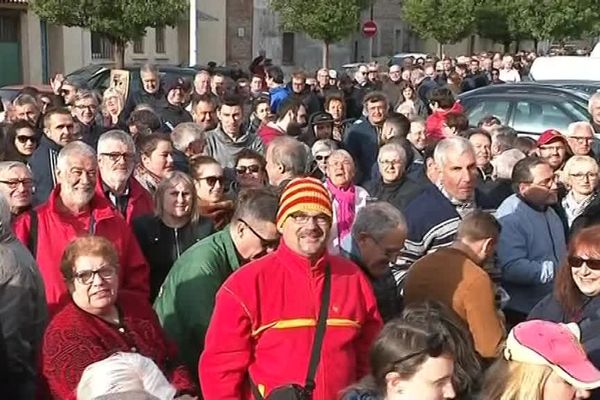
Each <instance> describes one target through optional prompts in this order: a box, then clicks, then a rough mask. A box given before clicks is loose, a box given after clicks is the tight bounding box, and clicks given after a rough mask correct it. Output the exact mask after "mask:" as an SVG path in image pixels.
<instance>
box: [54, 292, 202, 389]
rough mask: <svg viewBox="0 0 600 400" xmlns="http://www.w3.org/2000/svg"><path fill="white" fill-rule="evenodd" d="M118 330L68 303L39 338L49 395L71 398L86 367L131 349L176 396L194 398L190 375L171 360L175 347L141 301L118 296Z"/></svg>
mask: <svg viewBox="0 0 600 400" xmlns="http://www.w3.org/2000/svg"><path fill="white" fill-rule="evenodd" d="M117 306H118V307H119V310H120V314H121V326H117V325H112V324H109V323H108V322H106V321H104V320H102V319H100V318H98V317H96V316H94V315H92V314H89V313H87V312H85V311H83V310H82V309H80V308H79V307H77V306H76V305H75V303H73V302H69V303H68V304H67V305H66V306H65V307H64V308H63V309H62V310H61V311H60V312H59V313H58V314H56V316H55V317H54V318H53V319H52V321H51V322H50V324H49V325H48V328H47V329H46V332H45V334H44V341H43V346H42V371H43V375H44V379H45V381H46V383H47V384H48V386H49V388H50V392H51V393H52V397H53V398H55V399H61V400H75V397H76V389H77V385H78V383H79V381H80V380H81V375H82V374H83V371H84V370H85V368H86V367H87V366H89V365H90V364H93V363H95V362H97V361H101V360H104V359H105V358H107V357H109V356H111V355H112V354H114V353H117V352H132V351H135V352H136V353H139V354H141V355H143V356H145V357H148V358H150V359H151V360H152V361H154V363H155V364H156V365H157V366H158V368H159V369H160V370H161V371H162V372H163V374H164V375H165V377H166V378H167V380H168V381H169V382H170V383H171V384H172V385H173V386H174V387H175V388H176V389H177V391H178V393H179V394H183V393H187V394H196V393H197V389H196V388H195V385H194V383H193V381H192V379H191V375H190V374H189V373H188V371H187V370H186V369H185V367H184V366H183V364H181V363H179V362H176V361H177V348H176V347H175V345H174V344H172V343H171V342H169V341H168V340H167V339H166V336H165V334H164V333H163V331H162V328H161V327H160V324H159V323H158V318H157V317H156V314H155V313H154V310H152V307H151V306H150V304H149V303H148V301H147V300H146V298H140V297H139V296H137V295H132V294H131V293H129V294H125V293H121V294H119V299H118V301H117Z"/></svg>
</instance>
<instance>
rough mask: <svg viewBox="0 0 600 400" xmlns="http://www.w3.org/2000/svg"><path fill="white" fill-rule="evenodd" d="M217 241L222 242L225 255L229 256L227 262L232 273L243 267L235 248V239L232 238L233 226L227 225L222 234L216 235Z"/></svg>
mask: <svg viewBox="0 0 600 400" xmlns="http://www.w3.org/2000/svg"><path fill="white" fill-rule="evenodd" d="M214 238H215V240H216V241H218V242H220V244H222V245H223V247H224V248H225V253H226V254H227V262H228V263H229V266H230V267H231V270H232V271H235V270H236V269H238V268H239V267H241V266H242V264H243V263H242V262H241V261H240V257H239V256H238V251H237V249H236V248H235V244H234V243H233V239H232V238H231V225H227V226H226V227H224V228H223V229H222V230H221V231H220V232H217V233H215V236H214Z"/></svg>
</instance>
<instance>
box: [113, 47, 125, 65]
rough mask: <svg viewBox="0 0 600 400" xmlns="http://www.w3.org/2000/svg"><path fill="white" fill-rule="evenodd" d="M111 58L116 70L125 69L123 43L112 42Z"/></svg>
mask: <svg viewBox="0 0 600 400" xmlns="http://www.w3.org/2000/svg"><path fill="white" fill-rule="evenodd" d="M113 58H114V60H115V68H116V69H123V68H124V67H125V42H121V41H116V42H113Z"/></svg>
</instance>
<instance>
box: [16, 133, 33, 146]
mask: <svg viewBox="0 0 600 400" xmlns="http://www.w3.org/2000/svg"><path fill="white" fill-rule="evenodd" d="M16 139H17V142H19V143H21V144H25V143H27V142H31V143H34V144H35V143H37V142H38V141H39V139H38V138H36V137H35V136H27V135H17V137H16Z"/></svg>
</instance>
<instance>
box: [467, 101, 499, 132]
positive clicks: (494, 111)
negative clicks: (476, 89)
mask: <svg viewBox="0 0 600 400" xmlns="http://www.w3.org/2000/svg"><path fill="white" fill-rule="evenodd" d="M474 100H475V99H474ZM463 105H464V107H465V110H466V111H465V112H466V114H467V117H468V118H469V123H470V124H471V126H477V123H478V122H479V121H481V119H482V118H483V117H487V116H488V115H493V116H495V117H497V118H498V119H499V120H500V121H501V122H502V123H503V124H504V123H506V120H507V117H508V109H509V108H510V101H509V100H505V99H477V100H476V101H473V102H471V101H468V100H467V101H466V102H464V103H463Z"/></svg>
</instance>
